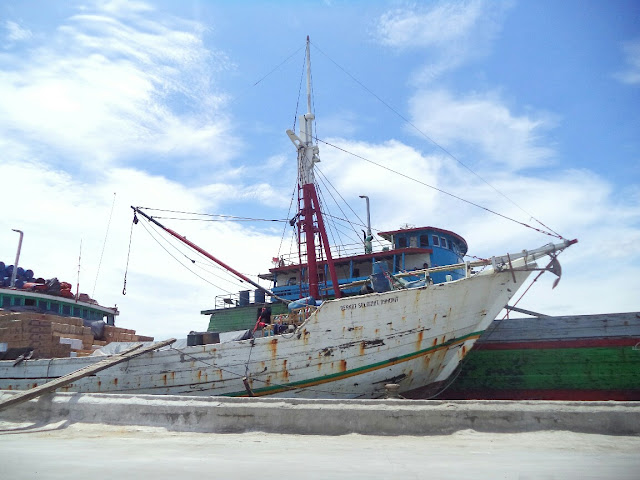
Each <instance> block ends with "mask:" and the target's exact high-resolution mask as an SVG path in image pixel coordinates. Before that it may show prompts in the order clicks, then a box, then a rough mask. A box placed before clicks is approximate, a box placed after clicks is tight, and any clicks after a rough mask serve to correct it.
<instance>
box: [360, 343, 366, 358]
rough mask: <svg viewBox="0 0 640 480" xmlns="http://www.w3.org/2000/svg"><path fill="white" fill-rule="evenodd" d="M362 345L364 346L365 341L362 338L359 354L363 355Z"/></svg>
mask: <svg viewBox="0 0 640 480" xmlns="http://www.w3.org/2000/svg"><path fill="white" fill-rule="evenodd" d="M364 346H365V343H364V340H363V341H362V342H360V355H364Z"/></svg>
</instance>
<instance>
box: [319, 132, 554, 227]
mask: <svg viewBox="0 0 640 480" xmlns="http://www.w3.org/2000/svg"><path fill="white" fill-rule="evenodd" d="M316 140H317V141H318V142H322V143H324V144H325V145H328V146H330V147H333V148H335V149H336V150H340V151H341V152H344V153H347V154H349V155H352V156H354V157H356V158H359V159H360V160H364V161H365V162H369V163H370V164H372V165H375V166H376V167H380V168H383V169H385V170H387V171H389V172H391V173H395V174H396V175H400V176H401V177H404V178H406V179H408V180H411V181H413V182H416V183H419V184H420V185H423V186H425V187H429V188H431V189H433V190H436V191H437V192H440V193H443V194H445V195H448V196H450V197H452V198H455V199H457V200H460V201H461V202H464V203H468V204H469V205H473V206H474V207H477V208H480V209H482V210H485V211H487V212H489V213H493V214H494V215H497V216H499V217H502V218H504V219H506V220H509V221H511V222H514V223H517V224H519V225H522V226H524V227H527V228H531V229H532V230H535V231H537V232H540V233H542V234H544V235H549V236H550V237H555V238H559V239H561V240H564V237H562V236H561V235H559V234H558V233H556V232H554V231H553V230H551V229H549V231H547V230H542V229H540V228H537V227H534V226H532V225H529V224H527V223H524V222H521V221H520V220H516V219H515V218H511V217H509V216H507V215H504V214H502V213H498V212H496V211H495V210H491V209H490V208H487V207H483V206H482V205H479V204H477V203H474V202H472V201H470V200H466V199H464V198H462V197H459V196H458V195H454V194H453V193H449V192H447V191H446V190H442V189H441V188H438V187H434V186H433V185H429V184H428V183H426V182H423V181H421V180H418V179H415V178H413V177H410V176H409V175H406V174H404V173H401V172H398V171H397V170H394V169H392V168H389V167H386V166H384V165H381V164H379V163H376V162H374V161H373V160H369V159H368V158H365V157H363V156H361V155H358V154H357V153H353V152H350V151H349V150H346V149H344V148H341V147H339V146H337V145H334V144H332V143H329V142H327V141H325V140H321V139H319V138H316ZM532 218H533V217H532ZM534 220H535V219H534ZM536 221H537V220H536ZM538 223H540V222H538ZM541 225H542V223H541Z"/></svg>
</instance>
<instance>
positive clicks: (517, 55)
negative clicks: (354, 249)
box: [0, 1, 640, 337]
mask: <svg viewBox="0 0 640 480" xmlns="http://www.w3.org/2000/svg"><path fill="white" fill-rule="evenodd" d="M639 20H640V4H638V3H637V2H635V1H563V2H550V1H535V2H533V1H508V2H507V1H505V2H493V1H456V2H400V1H389V2H383V1H367V2H365V1H353V2H346V1H345V2H341V1H325V2H250V1H245V2H229V1H219V2H205V1H200V2H194V1H183V2H173V1H165V2H149V3H146V2H124V1H105V2H100V1H99V2H87V1H78V2H45V3H43V2H35V1H21V2H11V1H9V2H3V3H2V4H1V5H0V151H1V152H2V159H1V160H0V178H1V179H2V185H3V186H2V195H3V197H4V199H5V201H4V202H3V207H2V215H0V225H1V227H2V228H0V260H3V261H5V262H6V263H13V258H14V255H15V248H16V246H17V235H16V234H15V233H14V232H12V231H11V229H12V228H19V229H21V230H23V231H24V232H25V241H24V244H23V251H22V256H21V262H20V264H21V265H22V266H24V267H28V268H32V269H33V270H35V271H36V273H37V274H39V275H41V276H44V277H52V276H57V277H59V278H60V279H61V280H66V281H69V282H70V283H73V284H74V285H75V283H76V280H77V272H78V256H79V253H80V244H81V243H82V258H81V261H80V264H81V267H80V284H81V287H80V290H81V291H84V292H87V293H89V294H93V296H94V297H95V298H97V299H98V300H99V301H100V302H101V303H102V304H106V305H113V304H117V305H118V306H119V307H120V309H121V312H122V314H121V317H120V322H119V323H120V325H122V326H127V327H128V328H135V329H137V330H138V331H139V332H140V333H142V334H149V335H155V336H156V337H166V336H169V335H178V336H184V334H185V333H186V332H188V331H190V330H203V329H205V328H206V324H207V321H206V318H205V317H203V316H200V315H199V311H200V310H202V309H206V308H210V307H212V306H213V302H214V298H215V296H216V295H218V294H220V293H223V292H224V291H236V290H237V289H239V288H242V287H241V286H240V285H239V284H238V283H237V282H235V281H233V280H231V279H229V277H227V276H226V275H225V274H224V273H223V272H220V271H218V270H212V269H209V270H208V271H204V270H201V271H199V274H200V275H201V276H204V277H206V278H207V279H208V280H209V281H210V283H206V282H203V281H202V280H201V279H200V278H198V277H196V276H194V275H192V274H191V273H190V272H189V271H187V270H186V269H185V268H184V267H182V266H181V265H180V264H178V263H177V262H176V261H175V260H174V259H172V258H171V257H170V256H168V255H167V254H166V253H165V252H164V250H162V249H161V248H160V247H159V245H158V244H157V243H156V242H155V241H154V239H153V238H151V237H150V236H149V235H148V234H147V232H146V231H145V230H144V229H143V228H141V227H140V226H136V228H135V229H134V231H133V237H132V242H131V256H130V260H129V270H128V274H127V275H128V276H127V295H126V296H123V295H122V293H121V292H122V285H123V276H124V271H125V268H126V260H127V254H128V248H129V236H130V228H131V217H132V215H131V210H130V208H129V205H144V206H151V207H156V208H167V209H174V210H183V211H193V212H205V213H212V214H227V215H239V216H250V217H255V218H268V219H281V218H286V216H287V212H288V208H289V202H290V198H291V193H292V191H293V188H294V181H295V150H294V149H293V146H292V145H291V143H290V141H289V139H288V137H287V136H286V134H285V130H286V129H287V128H291V127H292V125H293V121H294V118H295V113H296V104H297V102H298V91H299V86H300V74H301V69H302V65H303V54H304V43H305V38H306V36H307V35H310V37H311V42H312V49H311V56H312V66H313V80H314V84H313V89H314V108H315V113H316V116H317V129H318V130H317V134H318V137H319V138H321V139H322V140H324V141H326V142H329V143H332V144H335V145H339V146H340V147H341V148H343V149H345V150H347V151H349V152H353V153H355V154H357V155H359V156H362V157H365V158H367V159H370V160H372V161H374V162H376V163H379V164H381V165H384V166H385V167H388V168H392V169H394V170H397V171H399V172H402V173H403V174H405V175H407V176H409V177H412V178H415V179H418V180H420V181H421V182H424V183H428V184H430V185H434V186H437V187H438V188H441V189H443V190H446V191H448V192H451V193H453V194H455V195H458V196H461V197H463V198H465V199H467V200H469V201H472V202H474V203H478V204H481V205H483V206H486V207H487V208H490V209H493V210H495V211H498V212H500V213H503V214H505V215H508V216H511V217H513V218H516V219H517V220H518V221H522V222H525V223H532V222H533V221H532V220H531V217H532V216H533V217H535V218H537V219H539V220H541V221H542V222H544V223H545V224H547V225H549V226H550V227H551V228H553V229H554V230H555V231H557V232H559V233H560V234H562V235H563V236H565V237H567V238H578V239H579V241H580V243H579V244H578V245H577V246H575V247H572V248H571V249H570V250H569V251H567V252H566V253H565V254H563V255H562V256H561V263H562V264H563V267H564V277H563V280H562V282H561V283H560V285H559V286H558V288H556V289H555V290H553V291H552V290H551V283H552V279H551V278H550V277H549V278H546V277H543V279H541V280H540V281H539V282H537V284H536V286H535V287H534V288H532V290H531V291H530V293H529V294H527V296H526V297H525V298H524V299H523V300H522V301H521V303H520V306H522V307H523V308H529V309H531V310H536V311H540V312H543V313H547V314H579V313H603V312H615V311H638V310H640V303H639V301H638V297H639V295H638V293H637V292H638V291H639V290H640V281H639V280H638V275H637V272H638V270H640V247H639V246H638V245H640V187H639V183H640V182H639V180H640V162H639V159H640V26H639V25H640V22H639ZM345 72H347V73H345ZM354 78H355V79H357V82H356V81H354ZM358 82H359V83H358ZM362 85H364V86H366V89H368V90H369V91H367V90H365V89H364V88H363V87H362ZM370 92H373V93H374V94H375V96H374V95H372V94H371V93H370ZM376 96H377V97H378V98H379V99H381V100H382V101H384V103H386V104H387V105H388V106H391V107H392V108H391V109H390V108H388V107H387V106H385V104H383V103H382V102H381V101H380V100H378V99H377V98H376ZM300 105H302V106H304V99H301V103H300ZM403 119H406V120H409V122H410V124H409V123H407V122H406V121H404V120H403ZM412 125H413V126H415V127H416V128H417V129H416V128H413V126H412ZM434 142H435V143H434ZM445 150H446V152H449V153H450V154H451V156H450V155H448V154H447V153H445ZM320 157H321V159H322V162H321V163H320V164H319V167H320V170H321V172H322V175H324V176H326V177H327V179H329V180H330V181H331V184H332V185H334V186H335V187H336V188H337V189H338V190H339V191H340V193H341V195H342V196H343V198H345V200H347V201H348V203H349V204H350V205H351V207H352V208H353V209H354V210H355V211H356V213H357V214H358V215H359V216H360V217H361V218H364V211H363V210H364V202H363V201H362V200H361V199H359V198H358V196H359V195H369V197H370V198H371V205H372V224H373V226H374V228H376V229H379V230H392V229H396V228H398V227H400V226H401V225H404V224H410V225H415V226H421V225H434V226H439V227H441V228H445V229H449V230H453V231H455V232H457V233H459V234H460V235H462V236H463V237H465V238H466V240H467V242H468V243H469V247H470V253H472V254H474V255H477V256H489V255H492V254H502V253H505V252H507V251H509V252H514V251H520V250H522V249H524V248H535V247H538V246H540V245H542V244H544V243H547V242H548V241H549V237H547V236H544V235H541V234H539V233H537V232H534V231H532V230H530V229H525V228H523V227H521V226H519V225H517V224H515V223H512V222H508V221H505V220H504V219H501V218H499V217H496V216H493V215H490V214H488V213H486V212H485V211H483V210H479V209H477V208H475V207H472V206H470V205H468V204H465V203H462V202H459V201H457V200H454V199H452V198H450V197H447V196H446V195H442V194H439V193H437V192H435V191H433V190H430V189H428V188H425V187H424V186H421V185H420V184H418V183H415V182H411V181H409V180H407V178H405V177H400V176H394V175H391V174H390V173H389V171H388V170H384V169H382V168H379V167H376V166H373V165H372V164H371V163H367V162H365V161H362V160H360V159H358V158H357V157H354V156H350V155H347V154H345V153H344V152H342V151H340V150H336V149H333V148H331V147H329V146H327V145H325V144H323V143H321V144H320ZM463 165H464V166H463ZM465 166H466V167H469V168H471V169H472V170H473V171H474V172H475V173H476V174H478V175H479V176H481V177H482V178H483V179H485V180H486V181H487V182H488V183H490V184H491V186H492V187H493V188H492V187H489V186H487V184H486V183H484V182H483V181H481V180H479V178H478V177H477V176H475V175H473V174H470V173H469V171H468V170H467V169H466V168H465ZM494 188H495V189H494ZM496 190H498V191H499V192H500V193H501V194H502V195H501V194H498V193H496ZM114 194H115V197H114ZM503 195H504V196H503ZM505 196H506V197H508V199H509V200H507V199H505ZM114 198H115V200H114ZM112 206H113V213H111V212H112ZM109 219H111V221H109ZM167 223H168V224H169V225H170V226H171V227H173V228H176V229H178V230H180V231H181V232H184V233H185V234H186V235H187V237H189V238H190V239H192V240H194V241H195V242H196V243H198V244H200V245H201V246H203V247H204V248H206V249H208V250H210V251H211V252H212V253H214V254H215V255H217V256H219V257H220V258H221V259H222V260H223V261H225V262H227V263H229V264H231V265H233V266H235V267H237V268H238V269H239V270H240V271H242V272H243V273H246V274H248V275H252V276H255V275H257V274H258V273H264V272H266V270H267V269H268V268H269V266H270V260H271V258H272V257H273V256H276V255H277V254H278V253H279V252H280V249H281V246H280V243H281V238H282V224H280V223H275V222H268V223H267V222H254V223H239V222H224V223H223V222H208V223H203V222H175V221H172V220H167ZM105 237H106V243H105ZM285 238H288V236H286V235H285ZM285 243H286V242H285ZM183 260H184V258H183ZM187 263H189V262H188V261H187ZM196 267H199V265H196ZM254 278H255V277H254Z"/></svg>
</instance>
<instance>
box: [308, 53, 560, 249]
mask: <svg viewBox="0 0 640 480" xmlns="http://www.w3.org/2000/svg"><path fill="white" fill-rule="evenodd" d="M312 45H313V46H314V47H315V48H316V49H317V50H318V51H319V52H320V53H322V55H324V56H325V57H327V59H329V61H330V62H331V63H333V64H334V65H335V66H336V67H338V68H339V69H340V70H342V71H343V72H344V73H345V74H346V75H347V76H348V77H350V78H351V79H352V80H353V81H354V82H356V83H357V84H358V85H360V86H361V87H362V88H363V89H365V90H366V91H367V92H368V93H369V94H370V95H372V96H373V97H374V98H376V99H377V100H378V101H379V102H380V103H382V104H383V105H384V106H385V107H387V108H388V109H389V110H391V111H392V112H393V113H394V114H396V115H397V116H398V117H399V118H400V119H402V120H403V121H404V122H406V123H407V124H408V125H410V126H411V127H412V128H413V129H414V130H415V131H416V132H418V133H419V134H420V135H422V136H423V137H424V138H426V139H427V140H429V141H430V142H431V143H433V144H434V145H435V146H436V147H438V148H439V149H440V150H442V151H443V152H444V153H445V154H446V155H447V156H449V157H451V158H452V159H453V160H455V161H456V162H458V163H459V164H460V165H462V166H463V167H464V168H465V169H467V170H468V171H469V172H471V173H472V174H473V175H475V176H476V177H477V178H479V179H480V180H481V181H482V182H484V183H485V184H486V185H488V186H489V187H490V188H491V189H493V190H494V191H495V192H496V193H498V194H499V195H500V196H502V197H503V198H505V199H506V200H508V201H509V202H511V203H512V204H513V205H515V206H516V207H517V208H518V209H520V210H521V211H522V212H524V213H525V214H527V215H528V216H529V218H531V219H533V220H535V221H536V222H538V223H539V224H540V225H542V226H543V227H544V228H546V229H547V230H548V231H549V232H551V233H552V235H551V236H552V237H556V238H560V239H563V237H562V236H561V235H560V234H559V233H557V232H555V231H554V230H552V229H551V228H549V227H548V226H547V225H545V224H544V223H542V222H541V221H540V220H538V219H537V218H536V217H534V216H533V215H531V214H530V213H529V212H527V211H526V210H525V209H524V208H522V207H521V206H520V205H518V204H517V203H516V202H515V201H513V200H512V199H511V198H509V197H508V196H507V195H505V194H504V193H502V192H501V191H500V190H498V189H497V188H496V187H494V186H493V185H492V184H490V183H489V182H488V181H487V180H485V179H484V178H483V177H482V176H481V175H480V174H478V173H476V172H475V171H474V170H472V169H471V168H470V167H468V166H467V165H466V164H465V163H464V162H462V161H461V160H459V159H458V158H457V157H456V156H455V155H453V154H452V153H451V152H450V151H449V150H447V149H446V148H444V147H443V146H442V145H440V144H439V143H438V142H436V141H435V140H434V139H432V138H431V137H429V136H428V135H427V134H426V133H425V132H423V131H422V130H420V129H419V128H418V127H417V126H416V125H415V124H414V123H413V122H411V121H410V120H409V119H408V118H406V117H405V116H404V115H402V114H401V113H400V112H398V110H396V109H395V108H393V107H392V106H391V105H389V104H388V103H387V102H385V101H384V100H383V99H382V98H380V97H379V96H378V95H376V94H375V93H374V92H373V91H371V90H370V89H369V88H368V87H367V86H366V85H364V84H363V83H362V82H361V81H360V80H358V79H357V78H356V77H354V76H353V75H352V74H351V73H349V72H348V71H347V70H346V69H344V68H343V67H342V66H341V65H340V64H339V63H337V62H336V61H335V60H333V59H332V58H331V57H329V55H327V54H326V53H324V52H323V51H322V50H321V49H320V48H318V46H317V45H316V44H312ZM394 173H397V172H394ZM432 188H433V187H432ZM467 203H472V202H467ZM472 205H475V204H473V203H472ZM481 208H483V207H481ZM485 210H487V211H489V212H491V213H495V212H493V211H491V210H489V209H487V208H485ZM500 216H503V215H500ZM517 223H522V222H517ZM523 225H525V224H523ZM526 226H527V227H529V228H533V229H534V230H538V229H536V228H535V227H531V226H529V225H526ZM538 231H539V232H541V230H538ZM543 233H544V232H543ZM547 234H549V233H547Z"/></svg>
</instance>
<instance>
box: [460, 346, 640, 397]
mask: <svg viewBox="0 0 640 480" xmlns="http://www.w3.org/2000/svg"><path fill="white" fill-rule="evenodd" d="M639 387H640V351H638V350H634V349H633V347H630V346H626V347H625V346H620V347H586V348H558V349H555V348H554V349H514V350H471V352H470V353H469V355H468V356H467V360H466V361H465V364H464V368H463V369H462V371H461V372H460V375H458V377H457V379H456V381H455V382H454V383H453V384H452V385H451V388H452V389H454V390H478V389H482V390H537V389H589V390H593V389H597V390H609V389H612V390H613V389H616V390H621V389H638V388H639Z"/></svg>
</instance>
